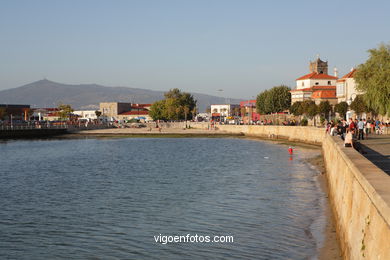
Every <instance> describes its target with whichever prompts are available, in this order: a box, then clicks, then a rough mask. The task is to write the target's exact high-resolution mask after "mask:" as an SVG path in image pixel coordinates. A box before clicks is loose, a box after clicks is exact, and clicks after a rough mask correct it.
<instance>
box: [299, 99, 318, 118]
mask: <svg viewBox="0 0 390 260" xmlns="http://www.w3.org/2000/svg"><path fill="white" fill-rule="evenodd" d="M302 111H303V113H304V114H306V115H307V116H308V117H310V118H313V117H314V116H315V115H317V114H318V107H317V105H316V103H315V102H314V101H311V100H305V101H303V102H302Z"/></svg>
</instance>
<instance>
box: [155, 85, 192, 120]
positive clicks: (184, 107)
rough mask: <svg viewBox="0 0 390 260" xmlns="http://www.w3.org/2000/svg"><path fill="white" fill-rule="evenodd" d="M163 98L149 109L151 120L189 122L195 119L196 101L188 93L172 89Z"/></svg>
mask: <svg viewBox="0 0 390 260" xmlns="http://www.w3.org/2000/svg"><path fill="white" fill-rule="evenodd" d="M164 97H165V98H164V99H163V100H160V101H157V102H154V103H153V104H152V106H151V107H150V111H149V115H150V116H151V117H152V118H153V120H190V119H192V118H194V117H195V115H196V113H197V109H196V100H195V99H194V97H193V96H192V95H191V94H190V93H186V92H181V91H180V90H179V89H177V88H174V89H171V90H169V91H168V92H166V93H165V94H164Z"/></svg>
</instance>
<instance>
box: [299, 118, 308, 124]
mask: <svg viewBox="0 0 390 260" xmlns="http://www.w3.org/2000/svg"><path fill="white" fill-rule="evenodd" d="M308 123H309V121H307V118H306V117H305V118H303V119H302V120H301V126H307V124H308Z"/></svg>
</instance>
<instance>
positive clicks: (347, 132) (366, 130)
mask: <svg viewBox="0 0 390 260" xmlns="http://www.w3.org/2000/svg"><path fill="white" fill-rule="evenodd" d="M389 127H390V125H389V121H388V120H387V122H381V121H380V120H371V119H370V118H368V119H367V120H366V119H362V118H360V119H359V120H358V119H355V120H353V119H352V118H350V119H349V120H348V121H346V120H342V121H340V122H338V123H337V124H336V123H334V122H333V121H331V122H329V123H328V124H327V128H326V132H327V133H329V134H330V135H332V136H336V135H337V136H340V138H341V139H342V140H343V141H344V146H345V147H353V148H355V149H356V150H357V151H358V152H360V153H365V152H364V151H363V148H362V147H361V145H360V143H359V142H357V140H364V139H365V138H367V137H368V135H369V134H373V133H375V134H384V133H385V132H387V131H388V129H389Z"/></svg>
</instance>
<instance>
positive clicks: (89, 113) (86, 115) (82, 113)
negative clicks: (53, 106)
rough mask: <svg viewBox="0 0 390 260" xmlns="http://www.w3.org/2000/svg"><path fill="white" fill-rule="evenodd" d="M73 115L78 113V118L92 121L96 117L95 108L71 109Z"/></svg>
mask: <svg viewBox="0 0 390 260" xmlns="http://www.w3.org/2000/svg"><path fill="white" fill-rule="evenodd" d="M73 114H74V115H78V116H79V117H80V118H79V119H80V120H88V121H92V120H95V119H97V116H96V113H95V110H78V111H73Z"/></svg>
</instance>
